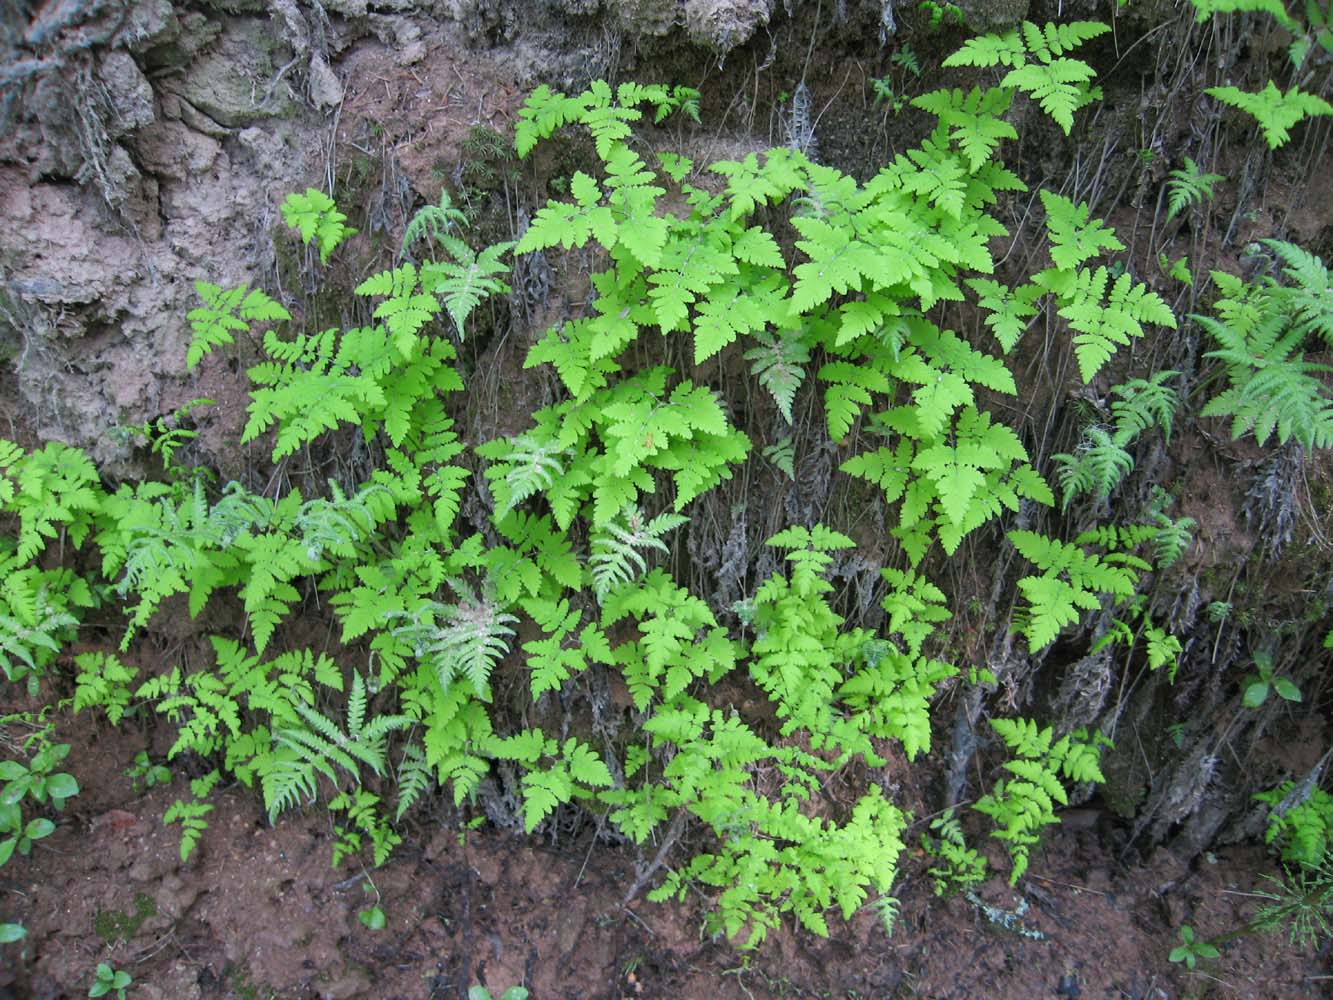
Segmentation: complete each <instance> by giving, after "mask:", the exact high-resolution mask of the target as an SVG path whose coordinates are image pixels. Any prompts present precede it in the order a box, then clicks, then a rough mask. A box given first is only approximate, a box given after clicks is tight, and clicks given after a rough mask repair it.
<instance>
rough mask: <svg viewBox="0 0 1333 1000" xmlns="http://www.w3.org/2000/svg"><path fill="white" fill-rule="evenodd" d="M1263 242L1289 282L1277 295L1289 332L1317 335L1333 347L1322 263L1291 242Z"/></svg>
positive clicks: (1332, 296) (1330, 296) (1331, 309)
mask: <svg viewBox="0 0 1333 1000" xmlns="http://www.w3.org/2000/svg"><path fill="white" fill-rule="evenodd" d="M1263 243H1264V245H1265V246H1267V247H1268V248H1269V249H1271V250H1272V251H1273V252H1274V253H1276V254H1277V255H1278V256H1279V257H1280V258H1281V259H1282V263H1283V264H1285V265H1286V267H1284V268H1283V269H1282V273H1283V274H1285V275H1286V276H1287V277H1288V278H1289V279H1290V282H1291V283H1290V284H1288V285H1286V286H1285V287H1283V288H1282V290H1281V291H1280V292H1279V293H1277V294H1280V295H1281V297H1282V304H1283V307H1284V309H1285V312H1286V315H1287V319H1288V321H1289V322H1290V323H1291V324H1292V329H1293V330H1295V331H1297V332H1299V333H1300V334H1301V335H1302V336H1306V337H1308V336H1309V335H1310V334H1317V335H1318V336H1319V337H1321V338H1322V339H1323V341H1324V343H1325V344H1327V345H1328V346H1329V347H1330V348H1333V286H1331V285H1330V284H1329V278H1328V268H1327V267H1326V266H1324V262H1323V260H1321V259H1320V258H1319V257H1316V256H1315V255H1314V254H1312V253H1310V252H1308V251H1307V250H1303V249H1302V248H1301V247H1298V246H1296V245H1295V244H1294V243H1285V242H1283V241H1282V240H1264V241H1263Z"/></svg>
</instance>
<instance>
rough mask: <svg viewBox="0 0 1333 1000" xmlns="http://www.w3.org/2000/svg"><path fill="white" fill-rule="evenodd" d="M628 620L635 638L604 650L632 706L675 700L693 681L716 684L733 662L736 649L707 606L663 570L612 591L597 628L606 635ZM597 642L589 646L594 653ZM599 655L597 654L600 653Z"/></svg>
mask: <svg viewBox="0 0 1333 1000" xmlns="http://www.w3.org/2000/svg"><path fill="white" fill-rule="evenodd" d="M626 619H629V620H630V621H632V622H633V623H636V624H637V630H638V638H636V639H631V640H629V641H626V642H621V643H618V644H617V645H616V646H614V647H612V648H610V649H609V650H607V652H608V653H609V658H610V660H611V662H613V663H615V664H616V665H617V666H618V667H619V668H620V669H621V672H622V673H623V675H624V678H625V685H626V687H628V689H629V693H630V697H631V698H632V699H633V701H634V705H635V707H636V708H637V709H638V710H639V711H643V710H645V709H647V708H648V707H649V705H650V704H652V703H653V701H654V700H658V699H660V701H661V702H663V703H665V704H674V703H676V702H678V701H679V699H680V698H681V696H682V695H683V694H684V693H685V691H686V690H687V689H688V688H689V687H690V685H691V684H693V683H694V682H695V681H696V680H698V679H699V678H701V677H706V678H708V679H709V680H710V681H714V682H715V681H716V680H717V679H719V678H720V677H722V676H723V675H724V674H725V673H727V672H728V671H729V670H730V669H731V668H732V666H733V665H734V664H735V662H736V650H735V647H734V646H733V644H732V643H731V641H730V640H729V639H728V638H727V634H726V631H725V630H724V629H722V628H719V627H718V624H717V620H716V619H715V618H714V616H713V612H712V611H711V610H710V609H709V607H708V605H707V604H705V603H704V602H703V601H701V600H699V599H698V598H697V597H694V596H692V595H691V594H689V593H688V592H687V591H685V590H683V589H682V588H680V587H678V586H676V584H675V583H674V582H672V580H671V579H670V578H669V577H668V576H667V575H666V573H665V572H664V571H662V570H661V569H654V570H652V571H650V572H649V573H648V574H647V576H645V577H644V578H643V579H642V580H640V581H637V582H636V583H635V585H633V586H623V587H620V588H619V589H617V590H616V591H614V592H613V593H612V594H611V595H610V596H609V597H608V599H607V600H606V602H605V604H604V605H603V607H602V618H601V623H600V624H601V628H602V629H603V630H605V631H606V632H608V633H610V632H611V631H612V630H613V629H614V628H615V626H617V624H618V623H620V622H623V621H625V620H626ZM599 646H600V642H595V643H593V644H592V645H591V646H590V648H591V649H594V650H598V647H599ZM598 655H600V650H598Z"/></svg>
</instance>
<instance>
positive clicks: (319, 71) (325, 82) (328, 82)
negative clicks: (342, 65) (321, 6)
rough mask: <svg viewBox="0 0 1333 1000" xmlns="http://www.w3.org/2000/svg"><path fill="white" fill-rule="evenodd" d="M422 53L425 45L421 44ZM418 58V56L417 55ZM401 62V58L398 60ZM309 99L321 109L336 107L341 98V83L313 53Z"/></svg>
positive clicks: (325, 63) (322, 59)
mask: <svg viewBox="0 0 1333 1000" xmlns="http://www.w3.org/2000/svg"><path fill="white" fill-rule="evenodd" d="M422 54H423V55H424V54H425V47H424V46H422ZM418 58H419V57H418ZM399 61H400V62H401V59H400V60H399ZM309 80H310V101H311V103H312V104H314V105H315V107H317V108H319V109H320V110H321V111H323V110H325V109H327V108H336V107H337V106H338V105H339V104H341V103H342V100H343V85H342V83H341V82H340V81H339V80H338V75H337V74H336V73H334V72H333V70H332V69H331V68H330V67H329V64H328V63H327V62H326V61H325V60H324V57H323V56H321V55H319V54H318V53H315V54H313V55H311V57H310V77H309Z"/></svg>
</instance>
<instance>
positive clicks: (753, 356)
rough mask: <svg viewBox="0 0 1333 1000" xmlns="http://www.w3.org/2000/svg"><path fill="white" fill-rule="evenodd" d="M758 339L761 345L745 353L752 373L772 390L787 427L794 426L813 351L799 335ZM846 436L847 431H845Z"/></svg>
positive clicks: (761, 337) (785, 334)
mask: <svg viewBox="0 0 1333 1000" xmlns="http://www.w3.org/2000/svg"><path fill="white" fill-rule="evenodd" d="M754 339H755V340H756V341H757V342H758V343H759V344H760V345H761V346H759V347H753V348H751V349H750V350H748V351H746V352H745V360H746V361H749V362H750V373H751V374H753V375H754V376H755V377H756V378H758V379H759V384H760V385H762V386H763V387H764V388H765V389H767V390H768V392H769V395H771V396H772V397H773V401H774V402H775V403H776V404H777V406H778V412H779V413H781V414H782V416H783V419H785V420H786V421H787V423H789V424H790V423H791V422H792V409H791V408H792V403H793V402H794V401H795V399H796V391H797V390H798V389H800V387H801V383H802V382H804V381H805V365H806V364H807V363H808V362H809V360H810V349H809V348H808V347H806V345H805V344H804V343H802V341H801V339H800V337H799V335H797V334H795V333H792V332H789V331H784V332H783V333H779V334H770V333H764V332H761V333H757V334H755V337H754ZM844 433H845V431H844Z"/></svg>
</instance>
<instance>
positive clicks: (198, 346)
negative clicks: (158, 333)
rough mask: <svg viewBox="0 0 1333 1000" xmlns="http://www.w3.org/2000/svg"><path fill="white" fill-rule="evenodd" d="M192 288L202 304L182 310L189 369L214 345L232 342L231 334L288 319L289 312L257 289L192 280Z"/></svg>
mask: <svg viewBox="0 0 1333 1000" xmlns="http://www.w3.org/2000/svg"><path fill="white" fill-rule="evenodd" d="M194 288H195V291H196V292H197V293H198V294H199V298H201V299H203V301H204V304H203V306H202V307H200V308H198V309H192V310H191V311H190V312H189V313H187V314H186V316H185V318H186V319H187V320H189V323H190V330H191V332H192V336H191V338H190V346H189V348H188V349H187V350H186V352H185V367H186V369H187V370H192V369H193V368H194V367H195V366H196V365H197V364H199V362H200V361H201V360H203V358H204V356H205V355H207V354H209V353H210V352H212V350H213V349H214V348H215V347H220V346H221V345H223V344H232V343H235V340H236V337H235V335H236V334H237V333H240V332H245V331H248V330H249V329H250V327H251V326H252V325H253V324H255V323H274V322H278V321H283V320H290V319H291V318H292V317H291V314H290V313H289V312H287V310H286V309H284V308H283V307H282V306H281V305H280V304H278V303H277V302H274V301H273V300H272V299H271V298H269V297H268V296H267V295H265V294H264V293H263V292H262V291H260V290H259V289H257V288H256V289H254V290H253V291H252V290H250V289H248V288H246V287H245V286H244V285H241V286H238V287H236V288H228V289H223V288H220V287H218V286H217V285H211V284H209V283H208V282H206V281H196V282H195V283H194Z"/></svg>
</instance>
